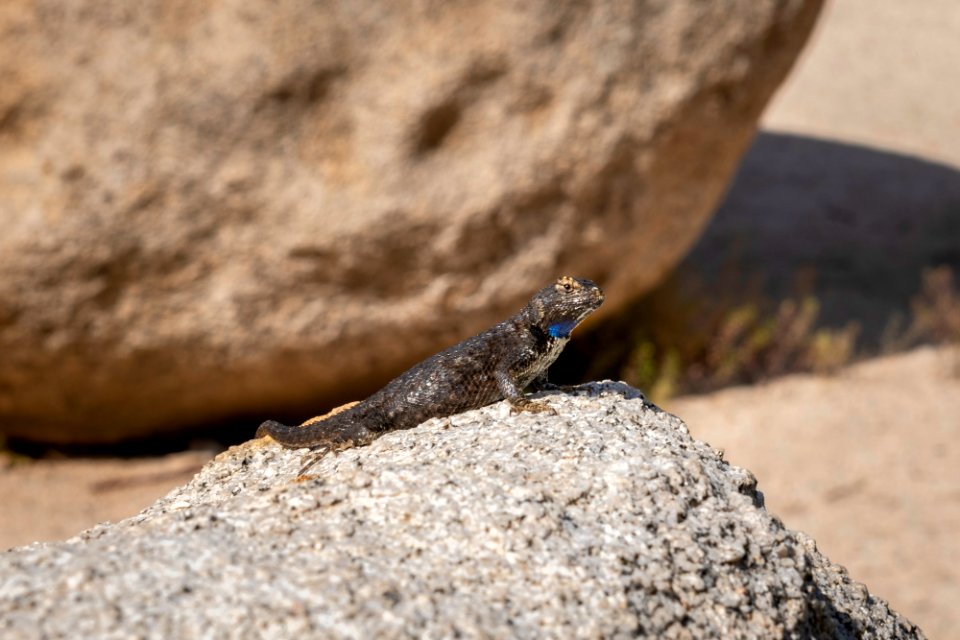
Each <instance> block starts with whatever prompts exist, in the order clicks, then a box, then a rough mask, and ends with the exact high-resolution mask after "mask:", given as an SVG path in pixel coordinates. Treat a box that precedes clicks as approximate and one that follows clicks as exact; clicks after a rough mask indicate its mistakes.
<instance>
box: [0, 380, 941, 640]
mask: <svg viewBox="0 0 960 640" xmlns="http://www.w3.org/2000/svg"><path fill="white" fill-rule="evenodd" d="M546 401H547V402H549V403H550V404H551V405H552V406H553V407H555V408H556V409H557V412H558V415H556V416H545V415H543V414H521V415H510V408H509V405H508V404H507V403H505V402H502V403H498V404H496V405H492V406H489V407H486V408H484V409H481V410H478V411H471V412H468V413H464V414H460V415H457V416H453V417H450V418H445V419H434V420H430V421H428V422H426V423H424V424H423V425H421V426H419V427H417V428H415V429H412V430H409V431H405V432H394V433H389V434H387V435H385V436H383V437H382V438H381V439H379V440H377V441H375V442H374V443H373V444H372V445H371V446H368V447H363V448H359V449H351V450H348V451H345V452H343V453H340V454H339V455H336V456H333V455H329V456H327V457H325V458H323V459H322V460H321V462H320V463H319V464H317V465H316V466H315V467H314V468H313V469H312V470H311V473H312V474H314V475H312V476H307V477H305V478H300V481H295V479H296V478H297V475H296V474H297V469H298V468H299V467H300V465H301V463H302V462H303V460H304V458H305V457H306V456H308V455H310V454H309V452H308V451H306V450H293V451H291V450H288V449H282V448H281V447H280V446H278V445H277V444H276V443H273V442H271V441H269V440H268V439H263V440H260V441H256V442H252V443H247V444H244V445H241V446H238V447H234V448H233V449H231V450H229V451H228V452H226V453H224V454H222V455H221V456H220V457H218V458H217V459H215V460H214V461H212V462H211V463H209V464H208V465H207V466H206V467H205V468H204V469H203V470H202V471H201V472H200V473H199V474H198V475H197V476H196V477H195V478H194V479H193V481H192V482H190V483H189V484H188V485H186V486H184V487H182V488H180V489H177V490H175V491H173V492H171V493H170V495H168V496H166V497H165V498H163V499H161V500H159V501H158V502H157V503H156V504H154V505H153V506H151V507H150V508H148V509H146V510H145V511H144V512H142V513H141V514H140V515H138V516H136V517H134V518H131V519H129V520H126V521H123V522H120V523H118V524H115V525H111V524H104V525H100V526H98V527H96V528H94V529H91V530H90V531H87V532H85V533H83V534H81V535H79V536H77V537H75V538H73V539H71V540H69V541H67V542H65V543H56V544H34V545H31V546H28V547H23V548H20V549H15V550H12V551H10V552H8V553H6V554H3V555H0V574H2V575H3V576H5V578H4V580H3V581H0V633H2V635H4V636H5V637H7V636H10V637H24V638H29V637H77V636H82V637H133V636H135V637H163V638H184V637H200V636H203V637H265V638H273V637H279V638H289V637H294V636H301V635H303V634H304V633H306V634H307V635H309V636H316V637H349V638H380V637H388V638H396V637H413V638H422V637H455V636H463V637H552V638H572V637H588V638H595V637H597V638H599V637H603V638H614V637H636V636H641V637H650V638H660V637H662V638H733V637H738V638H851V639H852V638H867V637H869V638H922V637H923V634H922V633H921V632H920V630H919V629H917V628H916V627H915V626H914V625H913V624H911V623H910V622H909V621H907V620H906V619H904V618H903V617H901V616H899V615H898V614H897V613H895V612H893V611H892V610H891V609H890V608H889V607H888V605H887V604H886V603H885V602H884V601H883V600H881V599H879V598H877V597H876V596H874V595H872V594H871V593H870V592H869V591H868V590H867V588H866V587H864V586H863V585H862V584H858V583H856V582H853V581H851V580H850V578H849V577H848V576H847V574H846V572H845V571H844V570H843V568H842V567H839V566H837V565H834V564H832V563H831V562H830V561H829V560H828V559H827V558H825V557H824V556H823V555H822V554H821V553H819V552H818V551H817V548H816V545H815V544H814V542H813V541H812V540H811V539H809V538H807V537H806V536H804V535H803V534H800V533H796V532H794V531H791V530H789V529H786V528H785V527H784V526H783V524H781V522H780V521H779V520H777V519H776V518H775V517H773V516H772V515H771V514H769V513H768V512H767V511H766V510H765V509H764V508H763V497H762V495H761V494H760V493H759V492H758V491H757V490H756V480H755V479H754V477H753V476H752V475H751V474H750V473H749V472H748V471H745V470H743V469H738V468H736V467H731V466H730V465H729V464H727V463H726V462H724V461H723V460H722V458H721V456H720V455H719V454H718V453H717V452H716V451H714V450H713V449H712V448H710V447H709V446H707V445H706V444H704V443H701V442H697V441H695V440H693V439H692V438H691V437H690V434H689V433H688V431H687V429H686V426H685V425H684V424H683V423H682V422H681V421H680V420H678V419H677V418H676V417H674V416H671V415H669V414H667V413H664V412H662V411H660V410H659V409H657V408H656V407H654V406H652V405H650V404H648V403H646V402H645V401H644V399H643V397H642V396H641V395H640V394H639V392H637V391H636V390H634V389H631V388H629V387H627V386H626V385H623V384H622V383H604V384H592V385H586V386H584V387H581V388H580V389H579V390H578V391H577V392H576V393H575V394H570V395H562V394H550V395H548V396H547V397H546Z"/></svg>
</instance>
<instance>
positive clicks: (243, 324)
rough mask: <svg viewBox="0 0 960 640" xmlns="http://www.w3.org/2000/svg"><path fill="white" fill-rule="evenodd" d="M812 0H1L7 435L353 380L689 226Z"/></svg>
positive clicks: (256, 401) (645, 261) (133, 419)
mask: <svg viewBox="0 0 960 640" xmlns="http://www.w3.org/2000/svg"><path fill="white" fill-rule="evenodd" d="M821 3H822V2H821V0H723V1H717V2H703V1H702V0H671V1H670V2H638V1H637V0H601V1H597V2H590V3H586V2H579V1H577V0H574V1H570V0H562V1H558V0H536V1H525V2H512V1H503V0H500V1H490V2H481V3H477V2H471V1H464V0H456V1H449V2H383V1H381V0H341V1H331V2H316V1H313V0H270V1H267V0H224V1H221V2H193V1H189V0H188V1H183V0H179V1H173V0H137V1H136V2H131V1H130V0H70V1H69V2H62V1H59V0H4V2H3V3H2V4H3V6H2V9H0V194H2V195H0V228H2V229H3V231H2V233H0V353H2V354H3V357H2V358H0V432H2V433H5V434H7V435H10V436H15V437H18V438H25V439H31V440H36V441H46V442H68V443H69V442H74V443H76V442H88V443H89V442H111V441H116V440H121V439H123V438H129V437H134V436H143V435H149V434H153V433H159V432H164V431H175V430H179V429H183V428H184V427H185V426H188V425H196V424H197V423H200V422H204V421H211V420H220V419H223V418H225V417H230V416H236V415H238V414H244V415H250V414H261V413H270V414H275V413H276V410H277V409H278V408H279V407H287V408H288V409H291V410H293V409H295V408H302V409H304V411H306V407H310V406H313V407H315V406H316V405H317V404H318V403H323V402H327V401H330V402H336V401H338V400H351V399H354V398H351V397H347V395H346V394H347V393H352V392H354V391H355V390H356V389H357V388H358V387H364V388H367V389H370V388H376V387H377V386H378V385H379V384H380V383H383V382H386V381H387V380H389V379H390V378H391V377H392V376H393V375H394V374H396V373H399V372H400V371H401V370H403V369H404V368H405V367H406V366H408V365H410V364H412V363H413V362H414V361H416V360H418V359H420V358H421V357H423V356H426V355H429V354H430V353H434V352H436V351H439V350H440V349H441V348H443V347H445V346H448V345H449V344H453V343H455V342H456V341H457V340H458V339H462V338H465V337H467V336H468V335H470V334H472V333H475V332H477V331H479V330H482V329H485V328H486V327H487V326H490V325H492V324H493V323H494V322H497V321H499V320H501V319H502V318H503V317H506V316H507V315H509V313H512V312H513V311H515V310H516V309H517V308H519V307H520V306H521V305H522V304H523V302H525V301H526V299H527V298H528V297H529V295H530V294H531V293H532V292H533V291H535V290H536V289H538V288H540V287H542V286H543V285H544V284H545V283H547V282H550V281H552V280H554V279H555V278H556V277H557V276H559V275H563V274H565V273H568V274H570V275H580V276H583V277H589V278H592V279H594V280H597V281H599V282H600V284H601V285H602V286H603V287H604V288H605V289H606V290H607V293H608V300H609V301H608V303H607V305H606V307H605V312H606V311H613V310H614V309H616V308H617V307H619V306H621V305H623V304H625V303H626V302H627V301H628V300H629V299H630V298H631V297H632V296H635V295H638V294H639V293H641V292H643V291H644V290H645V289H647V288H648V287H650V286H652V285H653V284H654V283H656V282H657V281H658V280H659V279H660V278H662V277H663V275H664V274H666V273H667V272H668V271H669V269H670V268H671V266H672V265H673V264H674V263H675V262H676V261H677V260H678V259H679V258H680V257H681V256H682V255H683V253H684V252H685V251H686V249H687V248H688V247H689V246H690V244H691V243H692V242H693V241H694V240H695V239H696V237H697V235H698V234H699V233H700V230H701V228H702V227H703V225H704V223H705V222H706V220H707V218H708V217H709V215H710V213H711V211H712V209H713V207H714V205H715V204H716V202H717V199H718V198H719V196H720V195H721V193H722V192H723V190H724V189H725V187H726V185H727V182H728V180H729V178H730V175H731V174H732V172H733V170H734V168H735V166H736V163H737V161H738V160H739V157H740V154H741V152H742V151H743V150H744V148H745V147H746V145H747V144H748V143H749V141H750V138H751V136H752V135H753V131H754V128H755V125H756V120H757V117H758V116H759V113H760V111H761V109H762V108H763V106H764V105H765V104H766V102H767V99H768V98H769V97H770V95H771V94H772V93H773V91H774V90H775V89H776V87H777V86H778V84H779V83H780V80H781V79H782V78H783V77H784V75H785V74H786V72H787V70H788V69H789V67H790V65H791V64H792V62H793V60H794V59H795V57H796V55H797V53H798V51H799V50H800V48H801V46H802V45H803V43H804V41H805V40H806V37H807V34H808V33H809V32H810V29H811V27H812V25H813V22H814V20H815V18H816V15H817V12H818V10H819V8H820V5H821Z"/></svg>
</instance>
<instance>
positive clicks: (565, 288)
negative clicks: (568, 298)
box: [563, 282, 573, 291]
mask: <svg viewBox="0 0 960 640" xmlns="http://www.w3.org/2000/svg"><path fill="white" fill-rule="evenodd" d="M563 290H564V291H572V290H573V287H572V286H571V285H570V283H569V282H564V283H563Z"/></svg>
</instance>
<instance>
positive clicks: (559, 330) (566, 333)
mask: <svg viewBox="0 0 960 640" xmlns="http://www.w3.org/2000/svg"><path fill="white" fill-rule="evenodd" d="M575 326H577V323H576V322H575V321H574V320H564V321H563V322H555V323H553V324H552V325H550V326H549V327H547V333H549V334H550V337H551V338H569V337H570V332H571V331H573V328H574V327H575Z"/></svg>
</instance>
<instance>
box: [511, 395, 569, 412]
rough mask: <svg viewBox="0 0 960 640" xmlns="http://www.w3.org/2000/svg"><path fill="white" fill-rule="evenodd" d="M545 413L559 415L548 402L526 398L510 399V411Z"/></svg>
mask: <svg viewBox="0 0 960 640" xmlns="http://www.w3.org/2000/svg"><path fill="white" fill-rule="evenodd" d="M521 412H526V413H545V414H546V415H548V416H555V415H557V410H556V409H554V408H553V407H551V406H550V405H548V404H543V403H542V402H534V401H533V400H528V399H526V398H513V399H511V400H510V413H521Z"/></svg>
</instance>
